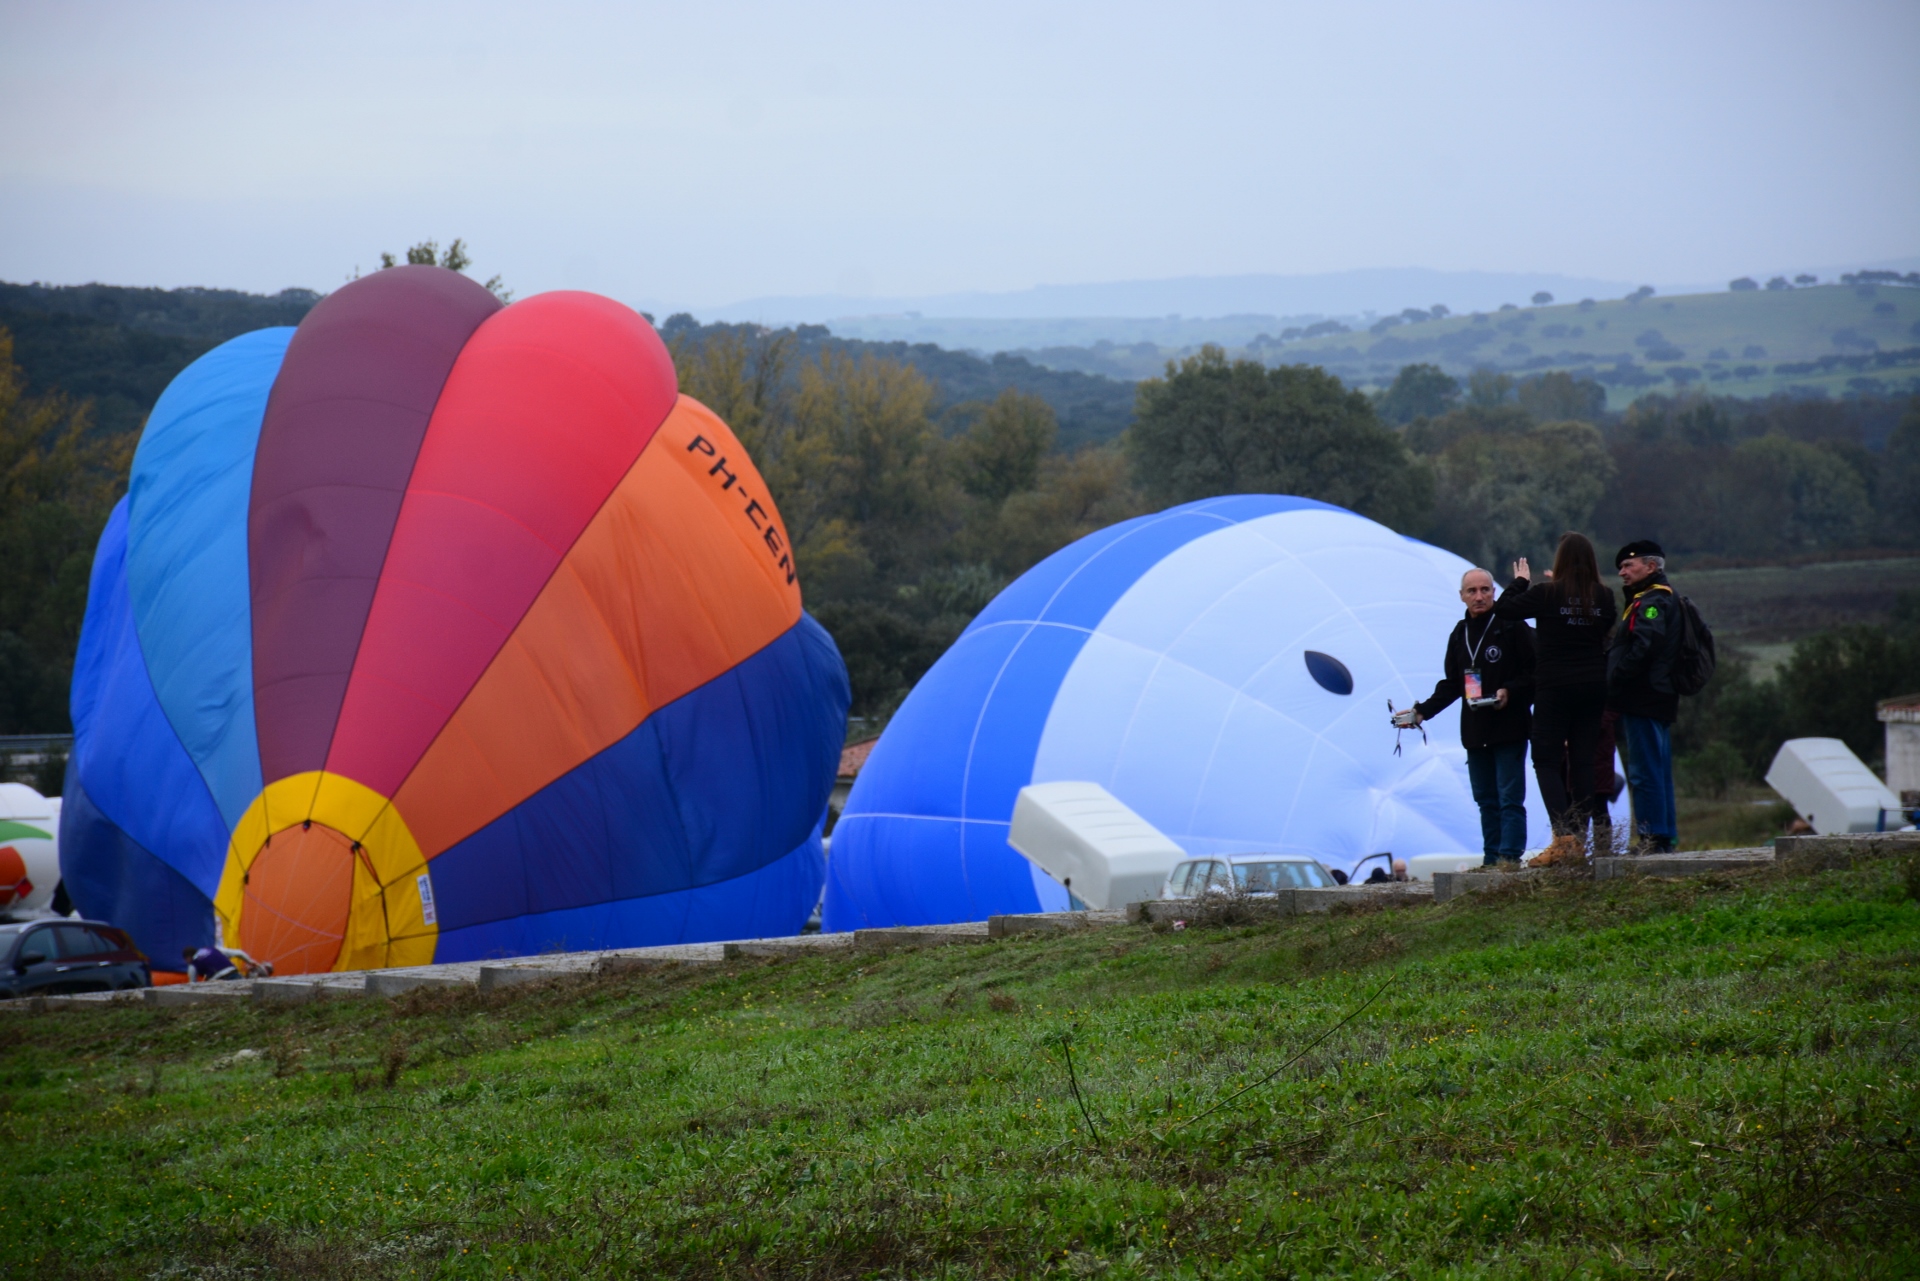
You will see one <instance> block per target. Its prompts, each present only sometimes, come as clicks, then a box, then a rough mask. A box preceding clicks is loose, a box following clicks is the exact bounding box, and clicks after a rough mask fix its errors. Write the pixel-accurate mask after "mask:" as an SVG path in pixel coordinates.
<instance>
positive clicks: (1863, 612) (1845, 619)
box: [1673, 557, 1920, 678]
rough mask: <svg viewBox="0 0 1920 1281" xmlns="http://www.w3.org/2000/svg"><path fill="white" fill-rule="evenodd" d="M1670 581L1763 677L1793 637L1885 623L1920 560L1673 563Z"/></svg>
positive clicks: (1916, 587)
mask: <svg viewBox="0 0 1920 1281" xmlns="http://www.w3.org/2000/svg"><path fill="white" fill-rule="evenodd" d="M1673 581H1674V583H1675V584H1676V585H1677V586H1678V587H1679V588H1680V590H1681V591H1683V592H1685V593H1686V594H1687V596H1688V597H1690V598H1691V599H1692V600H1693V602H1694V604H1696V605H1698V606H1699V607H1700V612H1701V615H1702V617H1704V618H1705V619H1706V620H1707V623H1708V625H1709V626H1711V627H1712V628H1713V633H1714V639H1715V641H1716V642H1717V643H1718V644H1720V645H1721V646H1723V647H1725V646H1731V647H1732V648H1734V649H1737V650H1740V651H1741V652H1742V653H1744V654H1746V655H1747V656H1748V657H1749V658H1750V659H1752V660H1753V661H1754V675H1755V677H1756V678H1764V677H1766V676H1767V675H1769V674H1770V673H1771V672H1772V671H1773V669H1774V668H1776V667H1778V666H1779V664H1780V663H1781V662H1783V661H1785V659H1786V657H1787V656H1788V655H1789V654H1790V653H1791V652H1792V648H1793V642H1794V641H1797V640H1800V639H1802V638H1804V637H1807V636H1811V635H1813V634H1814V633H1815V632H1819V631H1825V630H1826V629H1828V628H1830V627H1838V626H1841V625H1842V624H1846V623H1886V622H1887V621H1888V620H1889V618H1890V616H1891V614H1892V610H1893V605H1894V601H1895V600H1896V599H1897V598H1898V597H1899V595H1900V593H1902V592H1920V559H1916V558H1914V557H1896V558H1889V559H1885V560H1848V561H1835V562H1831V563H1827V564H1809V565H1760V566H1754V567H1751V568H1742V569H1691V568H1689V567H1688V565H1687V561H1686V558H1685V557H1680V558H1677V559H1676V560H1675V561H1674V563H1673Z"/></svg>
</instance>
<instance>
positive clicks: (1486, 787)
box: [1467, 743, 1527, 867]
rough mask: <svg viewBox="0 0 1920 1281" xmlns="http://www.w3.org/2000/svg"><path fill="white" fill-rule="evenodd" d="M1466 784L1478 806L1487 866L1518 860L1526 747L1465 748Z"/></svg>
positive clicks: (1522, 844)
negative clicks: (1467, 783) (1471, 789)
mask: <svg viewBox="0 0 1920 1281" xmlns="http://www.w3.org/2000/svg"><path fill="white" fill-rule="evenodd" d="M1467 781H1468V782H1469V783H1471V784H1472V785H1473V800H1474V804H1476V805H1478V806H1479V807H1480V839H1481V841H1482V842H1483V843H1484V844H1485V846H1486V859H1485V860H1484V861H1485V863H1486V865H1487V866H1488V867H1491V866H1493V865H1494V864H1495V863H1498V862H1500V861H1501V860H1502V859H1505V860H1506V861H1507V862H1510V863H1518V862H1519V861H1520V852H1521V851H1522V850H1524V849H1525V848H1526V846H1527V745H1526V744H1525V743H1501V744H1500V745H1499V746H1497V747H1469V748H1468V749H1467Z"/></svg>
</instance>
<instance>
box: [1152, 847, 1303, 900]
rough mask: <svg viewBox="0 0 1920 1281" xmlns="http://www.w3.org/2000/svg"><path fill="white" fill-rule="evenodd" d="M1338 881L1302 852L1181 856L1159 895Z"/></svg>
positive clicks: (1265, 890)
mask: <svg viewBox="0 0 1920 1281" xmlns="http://www.w3.org/2000/svg"><path fill="white" fill-rule="evenodd" d="M1336 884H1338V882H1337V881H1335V880H1334V879H1333V873H1331V872H1329V871H1328V870H1327V869H1326V868H1325V866H1323V865H1322V864H1321V863H1320V861H1319V860H1318V859H1312V858H1308V857H1306V856H1305V855H1304V854H1230V855H1220V856H1216V857H1213V858H1190V859H1183V860H1181V861H1180V862H1178V863H1175V864H1174V865H1173V871H1171V872H1169V873H1167V879H1166V883H1165V884H1163V885H1162V886H1161V887H1160V897H1161V898H1202V897H1204V896H1206V895H1209V894H1254V895H1258V894H1277V893H1279V892H1280V891H1281V890H1310V889H1324V888H1326V887H1328V886H1331V885H1336Z"/></svg>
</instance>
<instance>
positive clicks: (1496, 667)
mask: <svg viewBox="0 0 1920 1281" xmlns="http://www.w3.org/2000/svg"><path fill="white" fill-rule="evenodd" d="M1460 599H1461V600H1462V601H1465V602H1466V606H1467V616H1466V617H1465V618H1463V619H1461V620H1460V621H1459V623H1457V624H1456V625H1455V626H1454V629H1453V635H1451V636H1449V637H1448V638H1447V657H1446V663H1445V668H1444V670H1445V673H1446V674H1445V675H1444V676H1442V677H1441V678H1440V683H1439V684H1438V685H1435V686H1434V687H1433V696H1432V697H1431V698H1429V699H1427V700H1426V701H1425V702H1423V703H1415V704H1414V705H1413V716H1412V717H1411V723H1412V724H1414V725H1418V724H1419V723H1420V722H1421V721H1425V720H1431V719H1432V718H1433V717H1435V716H1438V715H1439V714H1440V713H1441V712H1443V711H1445V710H1446V709H1447V707H1448V706H1449V705H1450V704H1451V703H1452V702H1453V701H1454V700H1455V699H1457V698H1464V699H1465V700H1466V702H1465V704H1464V705H1463V706H1462V707H1461V708H1460V743H1461V745H1462V746H1464V747H1465V748H1466V749H1467V778H1468V780H1469V781H1470V782H1471V783H1472V785H1473V799H1474V803H1475V804H1477V805H1478V806H1479V807H1480V835H1481V838H1482V840H1483V841H1484V843H1485V847H1486V859H1485V861H1486V863H1487V865H1488V866H1492V865H1493V864H1495V863H1499V862H1502V861H1504V862H1508V863H1518V862H1519V861H1520V852H1521V851H1522V850H1524V849H1525V848H1526V844H1527V738H1528V736H1529V734H1530V733H1531V732H1532V729H1533V718H1532V715H1531V714H1530V713H1529V711H1528V705H1529V704H1530V703H1531V702H1532V701H1533V632H1532V631H1531V630H1530V629H1529V628H1528V627H1527V625H1526V624H1525V623H1524V622H1520V621H1517V620H1510V619H1504V618H1495V617H1494V616H1493V575H1492V574H1489V573H1488V572H1487V571H1486V570H1484V569H1470V570H1468V571H1467V572H1466V573H1465V574H1464V575H1463V576H1462V577H1461V579H1460Z"/></svg>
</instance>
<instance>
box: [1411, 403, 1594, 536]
mask: <svg viewBox="0 0 1920 1281" xmlns="http://www.w3.org/2000/svg"><path fill="white" fill-rule="evenodd" d="M1434 472H1435V484H1434V507H1433V523H1432V533H1433V537H1434V540H1435V541H1436V542H1438V543H1439V544H1440V545H1441V546H1443V547H1446V548H1448V549H1449V550H1451V551H1454V552H1457V553H1459V554H1460V555H1461V556H1464V557H1466V558H1467V559H1468V560H1470V561H1472V562H1473V563H1474V564H1476V565H1479V566H1481V567H1483V568H1486V569H1490V570H1493V569H1498V568H1499V567H1500V566H1504V565H1506V564H1507V563H1508V562H1510V561H1511V560H1512V559H1513V558H1514V557H1516V556H1541V555H1542V554H1544V553H1548V552H1550V550H1551V549H1552V547H1553V546H1554V544H1555V543H1556V542H1557V541H1558V539H1559V537H1560V535H1561V534H1563V533H1565V532H1566V531H1567V530H1569V529H1585V528H1588V527H1589V524H1590V522H1591V521H1592V519H1593V509H1594V505H1595V504H1596V503H1598V502H1599V501H1600V496H1601V495H1602V494H1603V493H1605V492H1606V488H1607V482H1608V480H1609V479H1610V478H1611V477H1612V474H1613V462H1612V459H1611V458H1610V457H1609V456H1608V454H1607V448H1606V442H1605V441H1604V440H1603V439H1602V438H1601V436H1600V433H1599V432H1598V431H1596V430H1595V429H1594V428H1593V427H1592V426H1590V425H1589V424H1587V423H1581V422H1559V423H1545V424H1543V425H1541V426H1539V427H1536V428H1534V429H1532V430H1531V431H1528V432H1525V433H1519V434H1516V433H1510V432H1499V433H1494V432H1482V433H1475V434H1472V435H1467V436H1462V437H1460V438H1458V439H1456V440H1455V441H1454V442H1453V443H1452V444H1450V445H1449V446H1448V447H1447V448H1446V450H1445V451H1444V452H1443V453H1442V454H1441V455H1440V456H1439V457H1438V458H1437V459H1435V460H1434Z"/></svg>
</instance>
